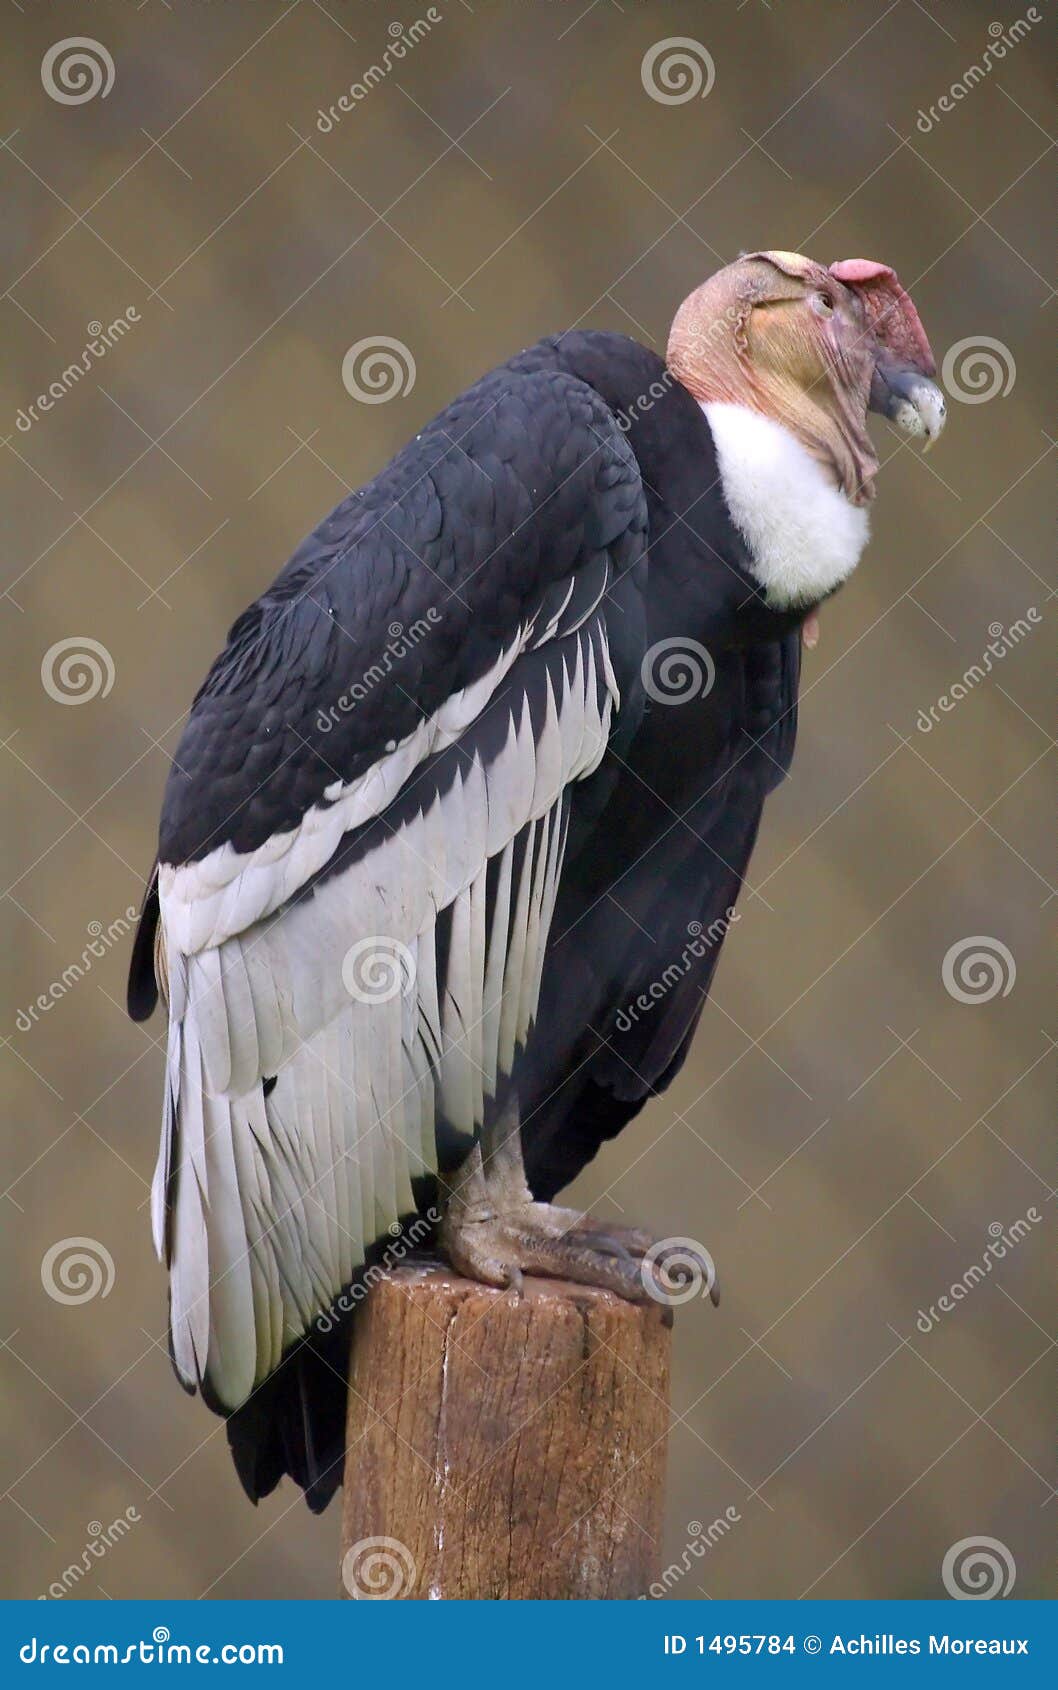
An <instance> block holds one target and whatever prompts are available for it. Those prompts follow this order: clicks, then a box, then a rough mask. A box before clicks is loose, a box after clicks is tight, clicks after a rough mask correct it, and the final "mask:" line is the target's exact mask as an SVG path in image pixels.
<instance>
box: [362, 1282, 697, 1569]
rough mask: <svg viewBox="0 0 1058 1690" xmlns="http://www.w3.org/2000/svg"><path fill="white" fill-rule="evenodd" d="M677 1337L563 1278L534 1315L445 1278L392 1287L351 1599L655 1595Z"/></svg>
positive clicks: (369, 1333)
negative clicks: (672, 1339) (651, 1590)
mask: <svg viewBox="0 0 1058 1690" xmlns="http://www.w3.org/2000/svg"><path fill="white" fill-rule="evenodd" d="M670 1326H671V1317H670V1315H669V1313H668V1311H667V1310H665V1309H664V1308H662V1307H661V1306H660V1305H655V1304H651V1305H649V1306H647V1307H639V1306H635V1305H633V1304H631V1303H626V1302H623V1301H621V1300H620V1299H619V1298H617V1297H615V1296H612V1295H611V1294H610V1293H609V1292H606V1291H594V1290H588V1289H586V1288H584V1287H583V1286H575V1285H570V1284H567V1283H565V1282H561V1281H556V1280H527V1281H526V1289H525V1295H524V1297H523V1298H522V1299H521V1300H520V1301H519V1300H518V1299H516V1298H515V1297H514V1296H513V1295H512V1294H511V1293H510V1292H501V1291H497V1290H493V1289H491V1288H490V1287H488V1286H484V1285H478V1284H473V1283H471V1282H470V1281H468V1280H464V1279H460V1278H458V1277H457V1276H455V1275H454V1274H451V1273H449V1272H448V1271H447V1270H445V1269H443V1268H438V1267H428V1268H413V1267H404V1268H400V1269H397V1270H396V1271H394V1272H392V1273H390V1274H388V1275H387V1276H386V1277H385V1278H384V1279H382V1280H380V1281H379V1282H378V1283H377V1284H376V1285H375V1286H374V1287H373V1288H372V1290H371V1292H370V1295H369V1297H368V1298H367V1300H366V1301H365V1303H364V1306H363V1308H362V1309H361V1310H360V1313H359V1315H358V1318H357V1327H356V1334H355V1338H354V1344H353V1354H352V1362H351V1369H350V1385H349V1418H348V1426H347V1439H346V1452H347V1453H346V1468H345V1473H346V1477H345V1497H344V1507H343V1516H342V1592H341V1593H342V1595H343V1596H355V1597H358V1598H359V1597H362V1596H380V1595H399V1596H400V1597H402V1598H420V1599H421V1598H430V1597H433V1598H437V1597H440V1598H446V1599H449V1600H455V1599H460V1598H485V1599H515V1598H572V1599H615V1598H620V1597H634V1596H639V1595H642V1594H643V1593H644V1592H645V1591H646V1589H647V1587H648V1586H649V1584H650V1583H651V1581H652V1579H653V1578H654V1577H655V1576H656V1571H657V1566H658V1554H659V1540H660V1531H661V1513H662V1500H663V1493H664V1472H665V1445H666V1434H667V1431H668V1424H669V1408H668V1397H669V1336H670ZM378 1539H386V1540H389V1541H388V1543H386V1544H382V1545H379V1544H378V1543H377V1542H375V1541H373V1540H378Z"/></svg>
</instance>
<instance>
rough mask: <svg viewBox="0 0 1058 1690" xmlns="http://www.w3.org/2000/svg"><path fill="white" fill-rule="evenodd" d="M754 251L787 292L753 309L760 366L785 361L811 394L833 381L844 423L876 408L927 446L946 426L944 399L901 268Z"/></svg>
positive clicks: (755, 352) (753, 340)
mask: <svg viewBox="0 0 1058 1690" xmlns="http://www.w3.org/2000/svg"><path fill="white" fill-rule="evenodd" d="M753 256H754V257H755V258H759V259H763V260H764V261H765V262H766V263H768V264H769V265H771V266H772V267H773V269H776V270H778V271H779V272H780V273H781V275H782V276H783V277H784V278H786V280H787V286H788V288H789V292H788V293H787V294H786V295H785V297H783V298H778V299H777V298H774V297H773V298H772V299H771V300H765V301H762V302H761V304H759V305H758V306H757V307H756V308H755V310H754V311H753V315H752V324H751V346H752V348H753V356H754V358H756V359H759V360H760V361H761V364H762V367H767V366H771V367H772V368H773V369H775V371H776V373H778V369H779V367H780V366H781V363H782V360H785V370H786V373H787V375H790V376H793V377H794V379H796V380H798V381H799V382H800V384H801V386H802V387H803V388H804V389H805V391H811V389H812V387H813V386H814V385H815V384H816V383H817V382H818V381H819V380H820V379H823V378H825V379H828V380H830V381H832V382H833V384H834V386H835V389H836V392H837V395H838V398H839V405H840V408H841V410H842V411H843V412H845V413H846V421H847V423H848V424H852V423H853V422H854V420H855V419H856V418H858V417H862V415H863V413H864V412H865V411H867V410H868V409H870V410H872V411H876V412H878V413H879V414H880V415H881V416H884V417H886V418H888V420H889V421H890V422H892V423H893V424H894V425H895V426H896V427H897V428H898V429H900V430H901V431H902V432H903V433H906V434H908V435H910V436H911V437H913V438H919V439H922V440H923V442H924V447H925V448H927V449H928V447H929V446H930V445H932V443H933V441H934V440H935V439H936V437H937V435H938V434H939V433H940V431H941V429H942V428H943V426H944V421H945V414H946V413H945V404H944V396H943V394H942V393H941V391H940V389H939V388H938V387H937V386H936V384H935V383H934V382H933V381H932V380H931V377H932V376H933V374H934V372H935V368H936V366H935V364H934V361H933V354H932V352H931V351H930V346H929V341H928V340H927V339H926V335H925V331H924V330H923V328H922V324H921V323H920V322H919V319H918V313H917V312H916V311H915V308H914V306H913V305H912V303H911V300H910V299H909V298H908V296H907V294H906V293H905V292H904V290H903V288H902V287H901V286H900V283H899V281H898V280H897V277H896V274H895V272H894V271H893V270H891V269H890V268H889V266H888V265H885V264H879V263H877V262H876V261H875V260H873V259H862V258H854V259H841V260H839V261H838V262H837V263H835V264H832V265H831V266H830V268H829V269H826V270H825V269H824V268H823V266H822V265H819V264H815V263H813V262H812V260H811V259H806V258H802V257H801V256H800V254H796V253H760V254H754V255H753ZM784 311H785V312H786V313H788V315H787V316H786V317H785V320H782V318H783V313H784ZM777 327H778V328H780V336H779V339H780V344H779V346H778V348H777V349H776V350H775V352H774V355H773V353H772V350H771V348H770V347H769V341H770V340H771V339H772V338H773V331H774V330H775V329H776V328H777Z"/></svg>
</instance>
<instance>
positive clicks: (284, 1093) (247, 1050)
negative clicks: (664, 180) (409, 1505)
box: [129, 252, 944, 1508]
mask: <svg viewBox="0 0 1058 1690" xmlns="http://www.w3.org/2000/svg"><path fill="white" fill-rule="evenodd" d="M933 373H934V363H933V358H932V355H931V353H930V349H929V343H928V341H927V339H926V336H925V333H924V332H923V329H922V326H921V323H920V322H919V319H918V316H917V314H916V312H915V309H914V307H913V305H912V303H911V301H910V299H909V298H908V296H907V294H906V293H905V292H904V291H903V289H902V288H901V287H900V285H899V283H898V281H897V278H896V276H895V274H894V272H893V271H892V270H891V269H889V268H888V267H886V266H885V265H882V264H877V263H874V262H871V261H868V260H861V259H852V260H845V261H842V262H841V263H837V264H833V265H831V266H830V268H829V269H827V268H824V267H823V266H821V265H819V264H816V263H813V262H812V261H810V260H809V259H807V258H804V257H801V256H798V255H796V254H793V253H786V252H762V253H753V254H751V255H750V256H748V257H745V258H742V259H740V260H739V261H738V262H737V263H735V264H731V265H729V266H727V267H726V268H725V269H723V270H721V271H720V272H719V273H718V274H716V275H714V276H713V277H712V278H711V279H709V280H708V281H706V282H705V283H704V284H703V285H702V286H701V287H699V288H698V289H697V290H696V291H695V292H694V293H692V294H691V295H690V297H689V298H688V299H687V300H686V301H685V302H684V304H683V305H682V306H681V307H680V309H679V311H678V312H677V314H676V318H675V321H674V323H673V327H672V333H671V337H670V340H669V345H668V354H667V359H666V361H665V362H663V361H662V360H661V359H660V358H659V357H658V356H657V355H656V354H655V353H653V352H651V351H649V350H647V348H646V347H643V346H640V345H638V344H637V343H636V342H635V341H634V340H630V339H626V338H625V337H623V336H621V335H617V334H608V333H592V332H579V331H578V332H576V333H568V334H562V335H558V336H555V337H554V338H552V339H547V340H542V341H540V342H538V343H537V344H536V345H535V346H532V347H530V348H529V349H528V350H527V351H524V352H521V353H519V354H518V355H517V357H514V358H512V359H511V360H510V361H509V362H508V363H506V364H503V365H501V366H500V367H499V368H498V369H496V370H493V371H492V372H491V373H490V374H488V375H486V376H484V377H483V378H482V379H481V380H480V381H478V382H476V383H475V384H474V385H473V386H472V387H471V388H469V389H468V390H467V392H466V393H464V394H463V395H462V396H461V397H460V398H458V399H456V400H455V401H454V403H453V404H451V405H449V406H448V408H447V409H446V410H444V411H442V412H441V414H440V416H438V417H436V418H435V419H434V421H433V422H431V423H429V424H428V425H427V426H426V427H425V428H424V429H423V431H422V433H421V434H419V435H417V436H416V437H415V439H414V440H413V441H411V442H410V443H409V444H408V445H407V446H406V447H405V448H404V450H403V451H401V452H399V453H398V454H397V456H396V457H395V458H394V459H393V461H392V462H391V463H390V464H389V465H387V467H386V468H385V469H383V470H382V471H381V472H380V473H379V474H378V475H377V476H376V477H375V479H374V480H373V481H371V482H369V483H368V484H367V486H365V487H363V488H361V489H360V490H359V491H358V492H356V493H353V494H352V495H351V496H350V497H349V498H347V499H344V500H343V501H342V503H341V504H340V505H339V506H338V507H337V509H336V510H335V511H334V512H333V513H332V514H331V515H330V516H329V517H328V518H327V519H326V521H325V522H324V523H323V524H322V526H321V527H319V528H318V529H317V530H316V532H315V533H314V534H313V535H311V536H310V538H309V539H307V540H306V541H305V542H304V543H303V544H302V545H301V546H300V547H299V548H298V550H297V551H296V552H295V554H294V556H293V557H292V558H291V560H290V562H289V563H288V564H287V565H286V567H285V568H284V569H283V570H282V571H281V572H280V574H279V575H278V576H277V577H276V579H275V581H274V582H273V584H272V585H271V587H269V588H268V590H267V591H266V592H265V593H264V594H263V595H262V597H261V598H259V599H258V600H257V602H256V603H255V604H253V605H251V607H250V608H249V609H248V610H247V611H246V612H245V613H244V614H243V615H242V616H240V617H239V619H238V621H237V622H236V623H235V625H234V627H233V628H232V630H231V632H230V634H229V636H228V643H227V645H226V647H225V649H224V651H223V652H222V653H221V655H220V656H219V657H218V659H217V661H216V662H215V663H214V665H213V667H212V669H211V670H210V672H209V675H208V676H207V678H206V680H205V683H204V684H203V686H202V688H201V690H200V692H199V693H198V696H197V697H196V699H195V702H194V704H193V706H192V709H191V713H190V716H189V718H188V721H187V725H186V727H185V729H184V732H183V736H182V738H181V740H180V745H179V748H178V750H177V753H176V756H175V758H174V761H173V766H172V770H171V773H170V775H169V779H168V784H167V787H166V791H165V798H164V803H163V807H162V817H161V828H160V836H159V844H158V860H157V867H156V870H155V873H154V876H153V878H152V880H151V883H150V887H149V890H148V893H147V897H146V901H145V905H144V910H143V915H142V919H141V923H140V928H139V932H138V935H137V939H136V944H135V949H134V954H133V959H132V968H131V975H130V981H129V1009H130V1013H131V1014H132V1015H133V1016H134V1017H135V1018H136V1019H141V1018H143V1017H146V1016H148V1015H149V1014H150V1013H151V1011H152V1010H153V1009H154V1007H155V1004H156V1001H157V992H158V989H159V988H160V990H161V992H162V994H163V996H164V998H165V1000H166V1003H167V1004H168V1013H169V1041H168V1055H167V1069H166V1081H165V1099H164V1114H163V1125H162V1140H161V1151H160V1155H159V1160H158V1168H157V1174H156V1177H155V1182H154V1192H153V1224H154V1236H155V1242H156V1245H157V1249H158V1251H159V1254H160V1255H161V1257H162V1259H163V1261H164V1262H165V1263H166V1264H167V1266H168V1269H169V1285H170V1330H171V1345H172V1355H173V1361H174V1364H175V1367H176V1371H177V1374H178V1375H179V1377H180V1379H181V1381H182V1382H183V1383H184V1385H185V1386H186V1387H187V1388H188V1389H189V1390H194V1389H195V1388H196V1387H198V1388H201V1390H202V1392H203V1395H204V1396H205V1397H206V1399H207V1401H208V1402H209V1403H210V1405H211V1406H212V1407H214V1408H216V1409H217V1410H218V1411H220V1412H222V1413H224V1414H225V1415H226V1416H227V1417H228V1433H229V1439H230V1442H231V1446H232V1451H233V1454H234V1458H235V1462H236V1466H237V1469H238V1472H239V1476H240V1478H241V1480H242V1483H243V1485H244V1487H245V1488H246V1490H247V1492H248V1493H249V1495H250V1496H251V1497H252V1498H253V1499H254V1500H256V1499H257V1498H258V1497H260V1496H262V1495H265V1494H266V1493H267V1492H269V1491H271V1490H272V1489H273V1488H274V1486H275V1485H276V1484H277V1482H278V1481H279V1479H280V1478H281V1477H282V1475H283V1473H284V1472H289V1473H291V1474H292V1475H293V1477H294V1478H295V1479H296V1480H297V1481H298V1483H299V1484H301V1485H302V1486H303V1487H304V1489H305V1491H306V1494H307V1498H308V1501H309V1503H310V1505H311V1506H312V1507H314V1508H322V1507H323V1506H324V1505H325V1503H326V1502H327V1500H328V1499H329V1497H330V1496H331V1494H332V1493H333V1491H334V1489H335V1487H336V1485H337V1483H338V1482H339V1479H340V1476H341V1464H342V1434H343V1418H344V1407H345V1384H344V1381H345V1372H346V1368H345V1359H346V1351H347V1345H348V1329H347V1323H339V1324H338V1325H334V1323H333V1321H332V1319H331V1315H330V1313H329V1312H328V1311H331V1312H333V1308H334V1305H335V1300H336V1299H340V1297H341V1294H342V1293H343V1291H344V1290H345V1289H346V1288H348V1287H349V1286H350V1285H351V1284H353V1283H356V1282H357V1276H358V1274H362V1272H363V1269H364V1264H365V1262H370V1261H371V1260H372V1258H373V1255H377V1253H378V1251H379V1249H380V1248H381V1247H382V1246H383V1245H384V1244H385V1243H386V1242H387V1241H390V1240H391V1238H392V1233H393V1230H394V1228H395V1226H396V1224H397V1223H398V1222H399V1221H400V1220H401V1218H402V1217H404V1218H405V1219H407V1217H410V1216H412V1215H415V1214H420V1215H421V1214H424V1213H425V1212H426V1211H427V1210H428V1209H430V1208H431V1207H432V1205H433V1204H434V1203H435V1202H436V1203H437V1204H439V1205H440V1206H441V1207H442V1208H443V1209H444V1210H445V1214H444V1220H443V1222H442V1224H441V1227H440V1237H439V1242H440V1246H441V1248H442V1250H443V1251H444V1252H445V1253H446V1255H447V1256H448V1258H449V1260H450V1261H451V1262H452V1263H453V1264H454V1265H456V1266H457V1267H458V1268H459V1269H460V1270H462V1271H463V1272H464V1273H467V1274H470V1275H472V1276H474V1277H477V1278H480V1279H483V1280H486V1281H487V1282H489V1283H492V1284H497V1285H504V1284H517V1282H518V1280H519V1277H520V1274H521V1272H522V1271H523V1270H524V1271H528V1272H531V1273H543V1274H559V1275H561V1276H563V1277H566V1278H571V1279H574V1280H579V1281H582V1282H585V1283H589V1284H596V1285H603V1286H608V1287H610V1288H611V1289H614V1290H616V1291H619V1292H622V1293H624V1294H626V1295H640V1294H642V1280H641V1262H642V1256H643V1253H644V1250H645V1249H646V1246H647V1244H648V1243H649V1240H645V1239H644V1238H643V1236H642V1235H640V1234H635V1233H621V1232H619V1231H617V1232H615V1231H614V1229H612V1228H605V1229H600V1228H598V1227H597V1226H595V1227H593V1225H592V1223H591V1222H589V1221H587V1220H586V1219H585V1217H584V1216H582V1215H580V1214H578V1213H576V1212H575V1211H573V1210H569V1209H561V1208H557V1207H554V1206H552V1204H551V1199H552V1197H553V1196H554V1195H555V1193H556V1192H558V1191H559V1190H560V1189H561V1187H562V1186H564V1185H565V1184H567V1183H568V1182H569V1181H570V1180H572V1179H573V1178H574V1176H575V1175H576V1174H577V1173H578V1171H579V1170H580V1169H581V1168H582V1167H583V1166H584V1164H585V1163H586V1162H588V1161H589V1160H590V1159H591V1157H592V1156H594V1154H595V1152H596V1151H597V1149H598V1148H599V1145H600V1144H601V1142H602V1141H603V1140H604V1139H608V1138H612V1137H613V1136H614V1134H616V1133H617V1132H618V1131H619V1130H620V1128H621V1127H622V1126H623V1125H624V1124H625V1122H627V1121H628V1120H630V1119H631V1118H632V1117H633V1116H634V1115H635V1114H637V1112H638V1111H639V1110H640V1109H641V1108H642V1107H643V1105H644V1103H645V1102H646V1100H647V1099H648V1098H649V1097H652V1096H654V1095H656V1094H657V1093H658V1092H660V1091H662V1090H663V1089H664V1088H665V1087H666V1086H667V1085H668V1083H669V1082H670V1080H671V1079H672V1078H673V1076H674V1075H675V1074H676V1073H677V1071H678V1070H679V1068H680V1065H681V1063H682V1062H683V1060H684V1058H685V1056H686V1054H687V1049H688V1046H689V1044H690V1041H691V1038H692V1036H693V1033H694V1030H695V1027H696V1025H697V1022H698V1018H699V1016H700V1015H701V1012H702V1006H703V1004H704V1001H705V997H706V994H707V992H708V989H709V984H710V981H711V979H712V975H713V971H714V969H715V967H716V962H717V957H718V954H719V950H720V941H721V939H722V937H723V933H724V930H725V927H726V923H727V921H728V920H729V919H730V912H731V910H732V908H733V906H734V904H735V901H736V899H737V897H738V893H739V887H740V884H741V881H742V877H743V875H744V873H745V871H746V866H747V863H748V861H749V857H750V853H751V851H752V849H753V843H754V839H755V836H756V832H757V826H758V823H759V821H760V815H761V808H762V805H763V803H764V798H765V795H766V794H767V793H768V792H769V791H770V790H771V789H772V788H773V787H774V786H775V785H776V784H777V782H778V781H779V780H780V779H781V778H782V776H783V774H784V772H785V770H786V769H787V768H788V766H789V763H790V758H791V755H792V752H793V744H794V730H795V720H796V706H797V685H798V669H799V652H800V642H801V638H802V633H804V634H805V637H806V638H811V636H812V630H813V628H814V613H815V610H816V607H817V606H818V605H819V603H820V602H821V601H822V600H823V599H825V598H826V597H827V596H828V595H829V594H831V593H833V592H834V591H835V590H836V588H838V587H839V586H840V585H841V583H842V582H843V581H844V580H845V579H846V578H847V577H848V575H849V574H850V573H851V572H852V570H853V569H854V568H855V566H856V563H857V561H858V559H859V556H860V553H861V551H862V549H863V546H864V543H865V541H866V539H867V509H868V506H869V503H870V500H871V497H872V495H873V491H874V487H873V480H874V474H875V471H876V469H877V458H876V456H875V454H874V452H873V450H872V447H871V443H870V440H869V437H868V434H867V428H866V413H867V411H868V409H871V410H875V411H880V412H882V413H884V414H885V415H886V416H888V417H889V418H891V419H892V420H893V421H894V422H895V423H896V424H897V425H898V426H899V427H901V428H903V429H904V430H905V431H906V432H908V433H910V434H912V435H918V436H921V437H923V438H924V441H925V443H926V444H929V442H930V441H931V440H932V439H933V438H934V436H935V435H936V434H937V433H938V432H939V430H940V428H941V427H942V424H943V420H944V402H943V399H942V397H941V394H940V392H939V390H938V388H937V387H936V386H935V385H934V383H933V382H932V381H931V380H930V379H929V378H930V377H931V376H932V375H933ZM681 661H683V663H684V665H685V673H684V674H683V679H684V681H685V682H686V683H687V684H685V685H683V686H682V687H681V686H679V685H678V684H677V686H676V687H675V689H674V688H673V685H672V683H673V680H674V679H675V680H676V681H677V682H678V681H679V679H680V673H681V672H680V664H681ZM674 665H675V670H674V668H673V666H674ZM703 676H704V677H705V679H707V680H711V685H706V684H704V682H702V684H699V682H700V681H701V677H703ZM666 682H667V683H668V685H667V686H666ZM674 690H675V692H676V694H677V695H678V696H681V697H682V702H681V703H680V705H679V707H678V708H671V707H669V706H668V704H667V703H666V702H665V699H666V695H668V696H669V697H671V696H672V693H673V691H674ZM694 924H700V930H704V931H705V932H706V933H707V934H708V935H709V942H706V943H702V944H700V945H698V946H692V947H689V946H688V937H687V936H688V930H689V927H690V930H691V931H692V932H693V931H695V930H696V928H695V925H694ZM677 959H681V964H680V968H679V969H673V968H671V966H670V965H671V964H673V963H674V962H675V961H676V960H677ZM666 971H668V972H666ZM661 976H664V978H665V980H666V989H665V991H664V992H663V993H657V992H654V993H653V994H652V995H650V997H649V1001H650V1003H651V1010H650V1013H649V1014H640V1015H637V1014H629V1013H628V1008H627V1006H629V1005H634V1004H635V1003H636V1000H637V999H639V998H640V997H641V994H651V988H652V985H653V983H654V982H656V981H657V980H658V979H659V977H661ZM156 980H157V986H156ZM321 1317H322V1318H321Z"/></svg>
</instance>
